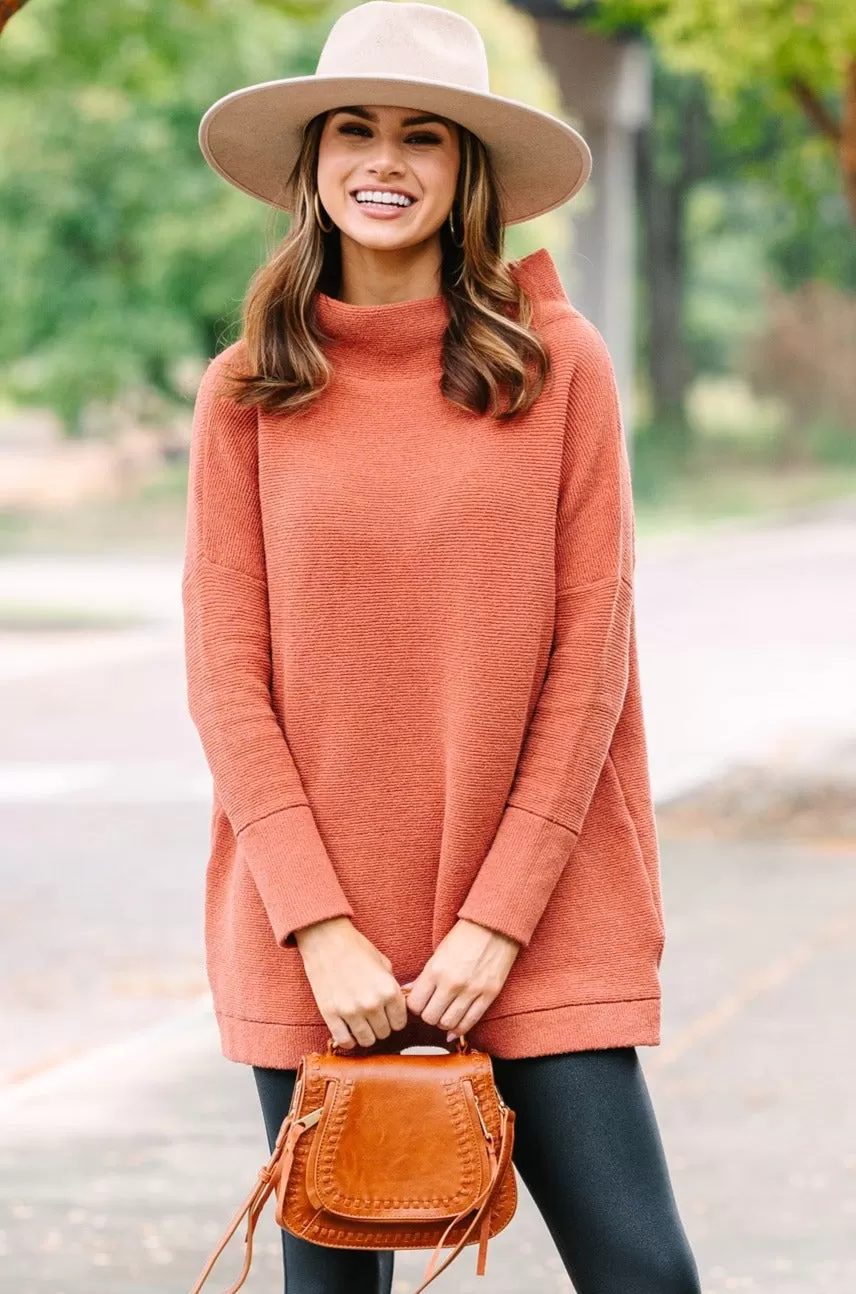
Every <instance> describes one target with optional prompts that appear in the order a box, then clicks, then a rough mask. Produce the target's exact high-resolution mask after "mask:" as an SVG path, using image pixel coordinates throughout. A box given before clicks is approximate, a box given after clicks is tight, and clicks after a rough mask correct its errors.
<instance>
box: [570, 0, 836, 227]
mask: <svg viewBox="0 0 856 1294" xmlns="http://www.w3.org/2000/svg"><path fill="white" fill-rule="evenodd" d="M564 3H565V4H566V5H568V7H569V8H577V7H579V6H580V5H581V4H583V3H585V0H564ZM589 21H590V23H591V24H592V25H594V26H597V27H598V28H600V29H601V30H604V31H614V30H615V29H617V28H622V27H626V26H627V25H633V26H636V25H638V26H641V27H643V28H645V29H646V30H647V31H648V32H650V34H651V35H652V37H653V38H654V40H655V41H656V42H657V45H658V47H659V49H660V50H661V52H662V55H663V58H664V60H665V61H666V62H667V64H668V65H669V66H671V67H672V68H674V69H675V70H676V71H684V72H694V73H697V74H698V75H699V76H700V77H701V78H702V79H703V80H704V82H705V83H706V85H707V86H708V87H709V89H710V90H711V93H712V96H713V104H714V110H715V111H716V113H717V115H719V114H720V113H721V114H722V115H723V116H727V115H728V114H729V113H732V112H739V110H740V104H739V96H740V92H741V91H743V90H758V91H760V92H762V93H763V94H764V95H765V96H766V97H767V101H768V105H769V107H770V109H771V110H772V111H774V112H782V111H785V112H786V111H789V110H793V109H795V108H796V109H798V110H799V111H800V112H802V113H803V114H804V116H805V118H806V120H808V121H809V122H810V123H811V124H812V126H813V128H814V129H815V131H816V132H818V134H819V136H820V138H822V139H823V140H824V141H825V142H826V144H827V146H831V148H832V150H833V152H834V155H835V157H836V159H837V163H838V167H839V173H840V176H841V181H842V188H843V191H844V193H845V194H846V196H847V201H848V204H849V208H850V212H851V218H852V220H853V222H854V223H856V5H853V4H848V3H846V0H793V3H789V4H777V3H770V0H717V3H716V4H715V5H714V4H711V3H710V0H601V3H600V5H599V6H598V9H597V11H596V13H595V14H594V16H593V17H592V18H590V19H589Z"/></svg>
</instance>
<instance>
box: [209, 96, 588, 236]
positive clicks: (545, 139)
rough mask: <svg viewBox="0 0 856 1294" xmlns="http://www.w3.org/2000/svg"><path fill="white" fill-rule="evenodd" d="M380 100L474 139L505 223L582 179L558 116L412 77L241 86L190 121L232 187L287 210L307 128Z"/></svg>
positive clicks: (580, 152)
mask: <svg viewBox="0 0 856 1294" xmlns="http://www.w3.org/2000/svg"><path fill="white" fill-rule="evenodd" d="M389 103H392V104H400V105H401V106H403V107H412V108H414V109H415V110H418V111H420V110H421V111H430V112H436V113H437V114H438V115H439V116H442V117H448V118H449V119H450V120H452V121H456V122H457V123H458V124H459V125H461V126H465V127H466V128H467V129H468V130H470V131H472V132H473V134H475V135H478V137H479V138H480V139H481V141H482V142H483V143H484V144H485V145H486V147H487V149H488V151H489V153H490V155H491V160H492V162H493V166H494V169H495V171H496V175H497V179H498V181H499V184H500V189H501V202H502V219H503V222H504V223H505V224H508V225H513V224H518V223H519V222H520V221H523V220H532V219H534V217H535V216H540V215H543V214H544V213H545V212H547V211H552V210H553V209H554V208H555V207H559V206H561V205H562V204H563V203H565V202H568V201H569V199H571V198H572V197H573V196H574V195H575V194H576V193H579V191H580V189H581V188H582V187H583V185H584V184H585V183H586V181H587V180H588V178H589V176H590V174H591V168H592V157H591V151H590V149H589V147H588V144H587V143H586V141H585V139H583V137H582V135H581V134H579V132H578V131H576V130H574V128H573V126H570V125H568V123H567V122H565V121H561V120H560V119H559V118H558V117H554V116H553V115H552V114H550V113H548V112H542V111H541V109H539V108H533V107H531V106H530V105H529V104H525V103H520V102H518V101H517V100H516V99H506V98H503V97H502V96H501V95H495V94H481V93H479V92H477V91H475V90H466V89H463V88H461V87H459V86H456V85H448V84H438V82H436V81H430V80H422V79H421V78H418V77H412V76H406V77H405V76H402V77H396V76H384V77H378V76H373V75H371V74H364V75H360V74H356V75H353V76H318V75H310V76H297V77H290V78H286V79H282V80H277V81H264V82H261V83H260V84H258V85H249V86H245V87H244V88H243V89H240V90H234V91H233V92H232V93H231V94H227V95H224V96H223V98H222V99H218V100H217V102H216V103H214V104H212V105H211V107H210V108H209V109H208V111H207V112H206V113H205V115H204V117H203V118H202V121H201V122H200V124H199V146H200V148H201V149H202V153H203V155H204V157H205V160H206V161H207V162H208V164H209V165H210V166H211V167H213V169H214V170H215V171H217V173H218V174H219V175H222V176H223V178H224V179H225V180H228V181H229V183H230V184H233V185H234V186H235V188H237V189H241V190H242V192H244V193H248V194H250V196H251V197H254V198H258V199H260V201H262V202H267V203H268V204H269V205H270V206H273V207H279V208H281V209H282V210H283V211H290V210H291V209H292V205H291V203H292V195H291V193H290V191H289V189H288V186H287V179H288V176H289V174H290V172H291V169H292V167H293V166H294V163H295V162H296V161H297V157H298V155H299V152H300V147H301V143H302V134H303V129H304V127H305V125H306V124H307V122H309V121H310V120H311V119H312V118H313V117H315V116H316V115H317V114H318V113H319V112H326V111H329V110H330V109H331V108H339V107H343V106H344V105H346V104H374V105H381V104H389Z"/></svg>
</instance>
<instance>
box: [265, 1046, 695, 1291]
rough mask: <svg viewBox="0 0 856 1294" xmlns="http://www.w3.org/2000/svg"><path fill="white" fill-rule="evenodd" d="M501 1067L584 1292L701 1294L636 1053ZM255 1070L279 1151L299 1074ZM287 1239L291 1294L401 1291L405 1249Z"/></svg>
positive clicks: (524, 1174) (552, 1223)
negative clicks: (396, 1273) (398, 1267)
mask: <svg viewBox="0 0 856 1294" xmlns="http://www.w3.org/2000/svg"><path fill="white" fill-rule="evenodd" d="M493 1071H494V1076H495V1078H496V1084H497V1087H498V1088H499V1090H500V1092H501V1093H502V1096H503V1098H504V1099H505V1100H506V1101H507V1103H508V1104H509V1105H510V1106H511V1108H512V1109H513V1110H514V1111H515V1113H516V1115H517V1120H516V1123H515V1139H514V1155H513V1158H514V1163H515V1165H516V1167H517V1170H518V1172H519V1174H520V1176H521V1178H522V1179H523V1181H524V1182H525V1183H526V1185H527V1187H528V1188H529V1191H530V1193H531V1195H532V1198H533V1199H534V1201H535V1203H536V1205H537V1206H538V1209H539V1210H540V1212H541V1215H542V1217H543V1218H544V1221H545V1222H546V1224H547V1226H548V1228H549V1230H550V1234H551V1235H552V1237H553V1240H554V1242H555V1244H556V1248H557V1249H558V1251H559V1254H560V1255H561V1258H562V1261H563V1263H564V1265H565V1269H566V1270H567V1273H568V1275H569V1276H570V1278H571V1280H572V1282H573V1285H574V1288H575V1289H576V1290H577V1294H700V1291H701V1285H700V1284H699V1275H698V1269H697V1267H696V1263H695V1259H694V1258H693V1255H692V1251H691V1249H690V1246H689V1242H688V1240H687V1237H686V1233H685V1232H684V1228H683V1225H682V1223H681V1220H680V1217H679V1214H678V1209H677V1205H676V1203H675V1197H674V1194H673V1191H672V1185H671V1181H670V1178H669V1171H668V1167H667V1165H666V1159H665V1155H664V1153H663V1146H662V1143H661V1141H660V1134H659V1130H658V1127H657V1121H656V1118H655V1115H654V1110H653V1108H652V1105H651V1099H650V1096H649V1093H648V1087H647V1084H646V1082H645V1077H644V1074H643V1072H642V1067H641V1065H640V1063H639V1058H638V1056H637V1055H636V1049H635V1048H634V1047H616V1048H609V1049H605V1050H599V1051H574V1052H565V1053H563V1054H561V1055H558V1056H532V1057H527V1058H525V1059H520V1060H499V1059H497V1058H496V1057H494V1060H493ZM253 1072H254V1074H255V1079H256V1086H257V1088H258V1093H259V1099H260V1101H261V1105H262V1113H263V1116H264V1121H265V1128H266V1130H267V1138H268V1146H269V1148H270V1149H273V1144H274V1142H275V1140H276V1136H277V1133H278V1132H279V1129H280V1127H281V1125H282V1120H283V1119H284V1118H285V1115H286V1112H287V1110H288V1105H289V1102H290V1100H291V1093H292V1090H293V1087H294V1079H295V1074H296V1071H295V1070H293V1069H265V1068H262V1067H260V1066H256V1065H254V1066H253ZM511 1225H512V1227H513V1226H514V1223H513V1222H512V1223H511ZM282 1240H283V1261H284V1265H285V1281H286V1284H285V1289H286V1294H390V1291H391V1289H392V1274H393V1261H394V1257H395V1255H394V1252H393V1251H390V1250H377V1251H376V1250H357V1249H331V1248H326V1247H324V1246H321V1245H317V1244H314V1243H313V1242H311V1241H308V1240H302V1239H300V1238H299V1237H297V1236H293V1235H291V1233H290V1232H287V1231H283V1232H282ZM462 1260H463V1255H462V1258H461V1259H460V1260H459V1261H462ZM426 1261H427V1259H426ZM521 1288H522V1287H521Z"/></svg>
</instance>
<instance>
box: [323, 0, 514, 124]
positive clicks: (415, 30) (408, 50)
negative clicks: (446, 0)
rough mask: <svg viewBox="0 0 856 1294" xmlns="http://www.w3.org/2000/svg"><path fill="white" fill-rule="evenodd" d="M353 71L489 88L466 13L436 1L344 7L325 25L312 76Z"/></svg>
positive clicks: (479, 43) (390, 0) (480, 45)
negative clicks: (446, 7)
mask: <svg viewBox="0 0 856 1294" xmlns="http://www.w3.org/2000/svg"><path fill="white" fill-rule="evenodd" d="M355 75H357V76H384V77H390V76H394V77H402V78H413V77H416V78H420V79H425V80H430V81H440V82H447V83H448V84H450V85H457V86H461V87H463V88H465V89H468V90H476V91H478V92H480V93H489V90H490V86H489V83H488V65H487V52H486V50H485V47H484V41H483V40H482V37H481V33H480V32H479V30H478V28H477V27H476V26H475V25H474V24H473V23H471V22H470V21H469V19H468V18H464V17H463V15H461V14H458V13H453V12H452V11H451V10H449V9H441V8H440V7H439V6H437V5H430V4H417V3H400V4H399V3H397V2H396V0H367V2H366V3H365V4H360V5H356V6H355V8H353V9H348V10H346V11H345V13H343V14H342V15H341V16H340V17H339V18H338V19H337V21H336V22H335V23H334V24H333V26H332V28H331V29H330V32H329V34H328V36H327V40H326V42H325V44H324V48H323V49H322V51H321V55H320V57H319V59H318V66H317V68H316V76H350V77H352V76H355ZM408 106H412V107H418V106H419V105H418V104H416V103H414V104H412V105H408Z"/></svg>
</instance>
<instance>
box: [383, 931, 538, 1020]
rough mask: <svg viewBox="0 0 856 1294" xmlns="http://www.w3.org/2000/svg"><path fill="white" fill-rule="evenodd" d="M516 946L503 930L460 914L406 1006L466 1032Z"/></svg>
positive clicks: (493, 992)
mask: <svg viewBox="0 0 856 1294" xmlns="http://www.w3.org/2000/svg"><path fill="white" fill-rule="evenodd" d="M520 947H521V946H520V944H519V943H517V941H516V940H515V939H511V938H510V937H509V936H508V935H503V934H500V933H499V932H498V931H496V930H489V929H488V928H487V927H486V926H480V925H477V924H476V922H475V921H465V920H463V919H462V918H459V920H458V921H457V922H456V924H455V925H454V926H453V927H452V929H451V930H450V931H449V933H448V934H447V935H446V937H445V938H444V939H443V940H442V941H441V942H440V943H439V944H438V945H437V947H436V949H435V950H434V952H433V954H432V955H431V957H430V958H429V959H428V961H427V962H426V963H425V966H424V967H423V969H422V973H421V974H420V975H419V977H418V978H417V979H415V980H414V981H413V985H412V987H411V989H410V993H409V994H408V997H407V1005H408V1007H409V1008H410V1010H411V1011H413V1012H414V1013H415V1014H416V1015H420V1016H421V1017H422V1019H423V1020H425V1021H426V1022H427V1023H428V1024H433V1025H439V1026H440V1027H441V1028H442V1029H448V1030H449V1033H450V1035H454V1034H462V1033H467V1031H468V1030H470V1029H472V1027H473V1025H475V1024H477V1023H478V1021H479V1020H480V1019H481V1017H482V1016H483V1015H484V1013H485V1011H486V1010H487V1009H488V1007H489V1006H490V1004H491V1002H492V1001H493V1000H494V998H495V997H496V996H497V994H498V993H499V990H500V989H501V988H502V986H503V984H504V983H505V981H506V979H507V978H508V972H509V971H510V970H511V968H512V966H513V965H514V960H515V958H516V957H517V954H518V953H519V952H520Z"/></svg>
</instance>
